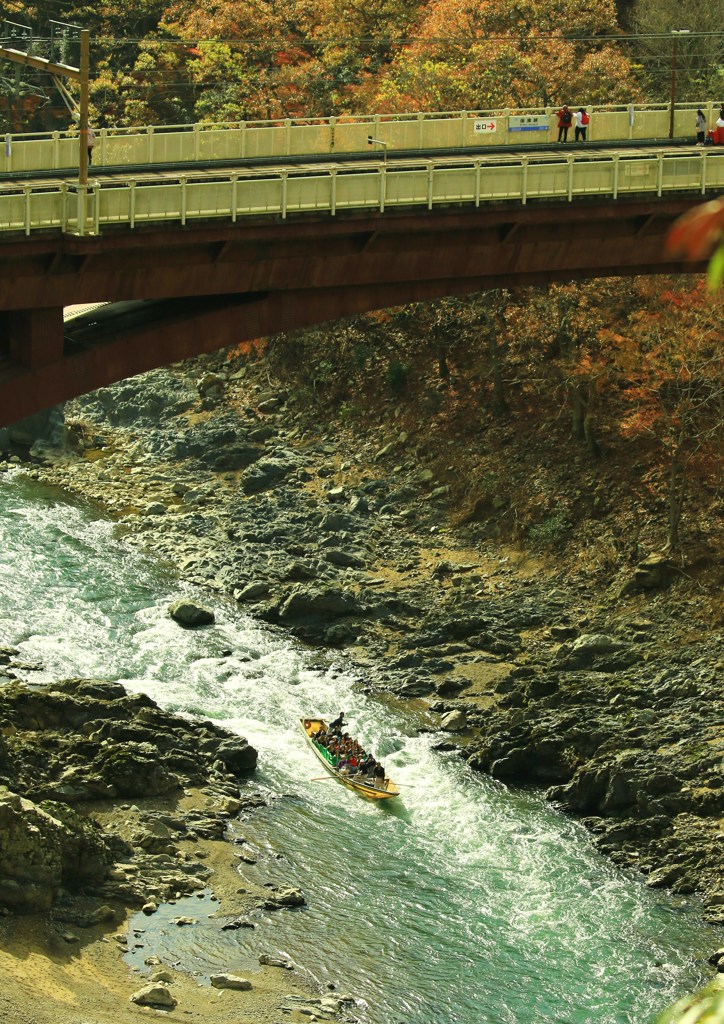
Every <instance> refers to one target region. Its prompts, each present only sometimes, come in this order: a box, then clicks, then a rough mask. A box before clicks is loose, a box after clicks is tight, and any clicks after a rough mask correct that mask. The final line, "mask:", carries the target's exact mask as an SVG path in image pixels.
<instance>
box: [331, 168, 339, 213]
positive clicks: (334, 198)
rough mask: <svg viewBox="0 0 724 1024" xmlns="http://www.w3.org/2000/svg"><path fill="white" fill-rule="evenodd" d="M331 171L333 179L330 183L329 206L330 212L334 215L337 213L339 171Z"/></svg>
mask: <svg viewBox="0 0 724 1024" xmlns="http://www.w3.org/2000/svg"><path fill="white" fill-rule="evenodd" d="M329 173H330V177H331V179H332V180H331V183H330V194H329V208H330V213H331V214H332V216H333V217H334V216H335V215H336V213H337V172H336V171H335V170H331V171H330V172H329Z"/></svg>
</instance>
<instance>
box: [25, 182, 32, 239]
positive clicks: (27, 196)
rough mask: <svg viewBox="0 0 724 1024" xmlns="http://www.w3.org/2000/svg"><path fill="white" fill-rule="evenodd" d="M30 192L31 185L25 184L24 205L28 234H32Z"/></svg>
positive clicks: (26, 231) (26, 232)
mask: <svg viewBox="0 0 724 1024" xmlns="http://www.w3.org/2000/svg"><path fill="white" fill-rule="evenodd" d="M30 194H31V193H30V185H23V195H24V197H25V201H24V207H25V234H26V235H29V234H30V229H31V226H32V220H31V217H30Z"/></svg>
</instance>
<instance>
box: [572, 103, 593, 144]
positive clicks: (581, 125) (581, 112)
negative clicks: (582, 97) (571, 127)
mask: <svg viewBox="0 0 724 1024" xmlns="http://www.w3.org/2000/svg"><path fill="white" fill-rule="evenodd" d="M575 117H576V142H585V141H586V132H587V131H588V122H589V121H590V120H591V119H590V117H589V116H588V114H587V113H586V108H585V107H579V108H578V110H577V111H576V115H575Z"/></svg>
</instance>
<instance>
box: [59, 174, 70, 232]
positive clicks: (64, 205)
mask: <svg viewBox="0 0 724 1024" xmlns="http://www.w3.org/2000/svg"><path fill="white" fill-rule="evenodd" d="M60 196H61V199H60V208H61V210H62V211H63V215H62V219H61V225H60V229H61V231H62V232H63V234H66V233H67V231H68V183H67V182H65V181H61V183H60Z"/></svg>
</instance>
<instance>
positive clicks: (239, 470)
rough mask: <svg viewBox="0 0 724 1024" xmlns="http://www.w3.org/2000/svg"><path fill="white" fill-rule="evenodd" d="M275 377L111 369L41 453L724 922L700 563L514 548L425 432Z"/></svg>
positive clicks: (188, 562)
mask: <svg viewBox="0 0 724 1024" xmlns="http://www.w3.org/2000/svg"><path fill="white" fill-rule="evenodd" d="M264 373H265V370H264V366H263V364H255V363H249V364H246V363H244V362H243V361H238V362H236V363H234V362H233V361H232V362H227V361H226V360H225V357H222V356H218V357H215V358H212V359H207V360H205V361H203V362H201V361H199V362H198V363H195V364H184V365H183V366H181V365H178V366H175V367H172V368H168V369H165V370H161V371H157V372H155V373H152V374H148V375H146V376H145V377H143V378H139V379H137V380H135V381H132V382H128V381H127V382H123V383H121V384H119V385H116V386H114V387H112V388H108V389H104V390H103V391H101V392H97V393H95V394H93V395H91V396H87V397H86V398H85V399H83V400H81V401H79V402H77V403H73V405H72V406H69V407H68V410H67V425H66V431H65V435H64V441H63V445H62V446H61V447H59V446H58V445H52V444H45V443H37V444H35V445H34V446H33V449H32V454H31V457H30V461H29V462H24V463H23V469H24V471H25V472H29V473H31V474H32V475H34V476H37V477H38V478H39V479H41V480H43V481H46V482H49V483H53V484H57V485H59V486H61V487H63V488H66V489H68V490H70V491H71V492H73V493H75V494H77V495H79V496H81V497H82V498H83V499H85V500H88V501H91V502H93V503H96V504H97V505H98V506H100V507H101V508H103V509H104V510H107V511H108V512H109V513H110V514H111V515H112V516H113V517H115V518H116V519H117V520H118V522H119V529H120V530H121V531H122V532H123V533H124V534H125V535H127V537H128V539H129V541H130V542H131V543H134V544H138V545H140V546H143V547H144V548H147V549H149V550H151V551H153V552H154V553H155V554H156V555H158V556H159V557H160V558H162V559H166V560H168V562H169V563H171V564H173V566H174V567H175V568H176V569H177V571H178V572H179V573H180V574H181V576H182V577H183V578H185V579H187V580H189V581H193V582H194V583H199V584H202V585H203V586H206V587H211V588H214V589H215V590H217V591H220V592H223V593H225V594H228V595H229V596H230V597H233V598H234V599H235V600H236V601H238V602H239V605H240V607H242V608H243V609H244V610H246V611H248V612H250V613H251V614H253V615H255V616H257V617H258V618H260V619H262V620H265V621H267V622H269V623H273V624H275V625H278V626H280V627H283V628H286V629H287V630H289V632H290V633H291V634H292V635H294V636H295V637H298V638H299V639H301V640H302V641H304V642H306V643H309V644H314V645H320V646H324V647H334V648H338V649H340V650H341V651H343V652H344V656H345V657H346V658H348V659H349V661H350V662H351V663H353V664H355V665H356V666H357V667H358V669H359V672H360V676H361V678H363V679H364V683H363V684H362V685H365V686H366V687H367V688H369V689H370V690H374V691H378V692H384V691H388V692H392V693H394V694H395V695H396V696H397V697H399V698H403V699H409V700H411V701H414V702H415V708H416V710H417V711H419V709H420V708H424V709H425V711H426V714H427V716H428V722H429V728H430V729H432V730H434V731H439V742H440V743H441V744H442V745H444V746H455V747H457V748H459V750H460V756H461V757H464V758H466V759H467V760H468V761H469V762H470V764H471V765H472V766H473V767H474V768H476V769H479V770H482V771H486V772H490V773H491V774H493V775H494V776H496V777H498V778H500V779H503V780H505V781H506V782H509V783H511V784H520V785H525V784H532V785H535V786H538V787H545V789H546V793H547V796H548V798H549V799H551V800H554V801H556V802H557V803H559V804H560V805H561V806H562V807H564V808H565V809H566V810H568V811H570V812H571V813H574V814H577V815H581V816H583V817H584V820H585V822H586V824H587V825H588V827H589V828H590V829H591V832H592V833H593V835H594V837H595V838H596V841H597V843H598V844H599V845H600V846H601V848H602V849H603V850H604V851H605V852H606V853H608V854H609V855H610V856H611V857H612V858H613V859H614V860H616V861H617V862H619V863H621V864H625V865H629V866H633V867H636V868H637V869H639V870H641V871H642V872H643V873H645V875H646V877H647V880H648V883H649V884H650V885H652V886H667V887H670V888H671V889H673V891H675V892H679V893H687V894H689V893H698V894H700V895H701V897H702V899H703V902H704V908H705V916H706V918H707V919H708V920H710V921H713V922H719V923H724V871H723V869H722V862H723V860H724V859H723V858H722V850H723V849H724V842H723V841H724V832H723V831H722V825H721V822H722V816H723V815H724V785H723V781H724V780H723V776H722V770H721V769H722V752H723V751H724V725H723V724H722V722H723V716H722V714H721V711H722V697H721V677H722V664H723V658H722V638H721V635H720V634H719V633H717V632H716V631H715V630H713V629H712V627H711V621H712V620H711V616H710V615H708V612H707V610H708V609H710V608H711V602H712V594H711V593H710V592H709V591H708V590H707V589H706V587H703V586H702V583H701V580H700V579H697V578H694V576H693V575H692V574H687V573H686V572H682V571H681V566H680V565H675V564H674V563H672V562H669V561H668V560H667V559H666V558H665V557H664V556H658V555H654V556H652V557H650V558H648V559H645V560H644V561H642V562H641V563H639V564H638V565H633V564H632V565H630V566H628V567H627V568H625V569H624V570H622V571H620V572H616V573H615V574H614V573H610V574H609V576H608V578H605V579H603V580H602V577H601V576H600V574H599V575H598V576H594V575H592V574H591V573H589V572H587V571H583V570H578V571H577V570H576V568H575V567H573V568H572V567H571V566H570V565H566V564H565V563H563V562H560V563H558V562H557V561H556V560H555V559H554V558H551V557H544V556H542V555H536V556H534V555H532V554H531V553H530V552H525V551H520V550H517V549H512V548H511V549H505V548H502V547H501V546H500V544H498V543H493V542H492V541H491V540H489V539H486V537H487V534H486V532H485V531H484V530H482V529H480V528H479V527H478V524H476V523H475V522H467V523H463V522H462V519H463V517H461V516H460V515H459V510H455V509H453V508H451V507H450V506H449V504H448V502H449V491H450V489H449V486H448V485H446V484H445V483H444V482H442V480H441V479H440V478H439V476H438V475H436V472H435V471H434V469H433V468H432V465H433V463H432V460H428V459H426V457H425V451H426V448H425V445H423V444H420V443H418V442H417V441H416V440H415V438H413V437H411V436H410V435H409V434H408V433H405V432H404V431H392V430H389V429H388V428H381V429H380V430H378V431H376V432H374V431H369V432H368V433H366V434H363V435H360V434H356V435H355V434H353V433H352V432H348V431H344V432H343V431H333V430H331V429H329V428H324V427H323V426H322V425H320V424H315V423H314V420H313V417H312V416H310V414H309V412H308V411H307V410H303V409H302V410H300V409H299V408H298V407H295V406H292V404H291V403H288V402H287V397H288V396H287V394H286V392H285V390H284V388H283V387H282V386H280V385H276V386H270V385H269V382H268V381H267V380H265V379H264ZM449 457H450V459H451V461H452V460H453V458H454V453H453V452H451V453H450V454H449ZM8 465H17V463H13V462H12V461H11V462H10V463H8ZM448 468H450V467H448Z"/></svg>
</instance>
